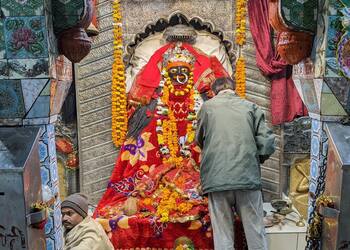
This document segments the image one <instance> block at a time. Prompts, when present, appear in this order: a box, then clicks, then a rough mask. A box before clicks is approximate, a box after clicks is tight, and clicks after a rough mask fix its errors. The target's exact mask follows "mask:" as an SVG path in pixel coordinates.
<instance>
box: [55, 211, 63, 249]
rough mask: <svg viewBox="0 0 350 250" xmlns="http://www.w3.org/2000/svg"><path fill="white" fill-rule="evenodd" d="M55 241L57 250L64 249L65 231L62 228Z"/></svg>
mask: <svg viewBox="0 0 350 250" xmlns="http://www.w3.org/2000/svg"><path fill="white" fill-rule="evenodd" d="M59 211H60V210H59ZM60 214H61V211H60ZM55 241H56V246H57V249H62V247H63V231H62V228H59V229H57V231H56V235H55Z"/></svg>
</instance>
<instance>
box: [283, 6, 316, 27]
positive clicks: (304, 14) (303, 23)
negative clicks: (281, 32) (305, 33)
mask: <svg viewBox="0 0 350 250" xmlns="http://www.w3.org/2000/svg"><path fill="white" fill-rule="evenodd" d="M281 6H282V8H281V10H282V11H281V12H282V17H283V19H284V21H285V22H286V23H287V25H288V26H292V27H298V28H299V29H304V30H309V31H315V30H316V20H317V0H304V1H295V0H281Z"/></svg>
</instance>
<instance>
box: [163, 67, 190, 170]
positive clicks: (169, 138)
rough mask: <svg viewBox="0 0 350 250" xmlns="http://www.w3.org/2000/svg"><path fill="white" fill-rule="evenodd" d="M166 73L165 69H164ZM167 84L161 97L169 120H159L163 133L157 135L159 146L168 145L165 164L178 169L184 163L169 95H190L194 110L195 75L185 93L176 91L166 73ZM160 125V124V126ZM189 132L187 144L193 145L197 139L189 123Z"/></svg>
mask: <svg viewBox="0 0 350 250" xmlns="http://www.w3.org/2000/svg"><path fill="white" fill-rule="evenodd" d="M164 71H165V69H164ZM164 78H165V84H164V86H163V89H162V91H163V95H162V97H161V100H162V103H163V104H165V105H166V107H167V112H168V113H167V116H168V119H164V120H158V121H157V125H158V126H161V127H162V133H157V139H158V143H159V145H166V146H167V147H168V148H169V157H164V158H163V162H164V163H168V164H174V165H176V166H177V167H180V166H181V164H182V162H183V157H182V156H178V153H179V152H180V149H179V144H178V133H177V121H176V117H175V115H174V112H173V110H172V107H170V105H169V94H170V93H172V94H174V95H176V96H183V95H185V94H187V93H189V100H190V103H189V110H190V111H192V110H193V109H194V92H195V90H194V88H193V73H192V72H191V73H190V77H189V80H188V83H187V86H186V88H185V89H184V90H183V91H178V90H175V89H174V86H173V84H172V82H171V79H170V78H169V76H168V73H167V72H166V73H165V74H164ZM158 123H159V124H158ZM186 132H187V142H188V143H192V142H193V141H194V137H195V130H194V129H193V125H192V122H188V124H187V127H186Z"/></svg>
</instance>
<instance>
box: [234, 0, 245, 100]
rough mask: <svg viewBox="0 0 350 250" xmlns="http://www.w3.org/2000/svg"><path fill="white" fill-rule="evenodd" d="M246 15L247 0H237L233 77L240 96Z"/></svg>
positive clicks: (243, 65)
mask: <svg viewBox="0 0 350 250" xmlns="http://www.w3.org/2000/svg"><path fill="white" fill-rule="evenodd" d="M246 16H247V0H237V1H236V19H235V21H236V31H235V43H236V44H237V45H238V59H237V61H236V73H235V79H236V93H237V94H238V95H239V96H240V97H242V98H245V96H246V70H245V58H244V56H243V54H242V47H243V45H244V44H245V43H246Z"/></svg>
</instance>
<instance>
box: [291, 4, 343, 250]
mask: <svg viewBox="0 0 350 250" xmlns="http://www.w3.org/2000/svg"><path fill="white" fill-rule="evenodd" d="M318 4H319V6H318V21H317V23H318V27H317V34H316V37H315V42H314V46H313V53H312V59H310V58H308V59H306V60H304V61H302V62H300V63H299V64H298V65H295V66H294V71H293V79H294V83H295V85H296V87H297V89H298V92H299V94H300V95H301V97H302V99H303V101H304V103H305V104H306V106H307V108H308V111H309V115H310V117H311V118H312V134H311V166H310V176H311V179H310V196H309V209H308V215H309V216H308V223H309V241H308V246H307V249H311V248H312V249H316V248H319V247H320V246H321V241H320V238H319V236H320V234H321V229H320V227H319V225H320V224H318V223H315V222H316V221H315V216H316V212H315V206H316V199H317V198H318V197H319V196H320V195H321V194H323V191H324V187H325V177H326V165H327V150H328V138H327V135H326V133H325V127H326V126H325V125H326V123H340V122H342V121H344V120H347V119H348V118H349V114H350V100H349V96H350V84H349V81H348V79H347V78H346V77H349V75H347V74H346V69H347V68H348V67H349V66H350V65H349V62H348V59H347V58H348V57H349V55H347V54H346V53H349V52H346V51H345V50H342V46H344V45H345V44H346V45H347V46H348V41H344V39H345V36H346V33H345V34H344V30H343V29H342V25H341V20H342V15H341V9H342V8H344V6H343V5H342V4H341V1H319V3H318ZM344 76H346V77H344ZM310 229H311V231H310ZM313 229H316V231H314V233H312V231H313ZM315 232H316V233H315Z"/></svg>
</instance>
